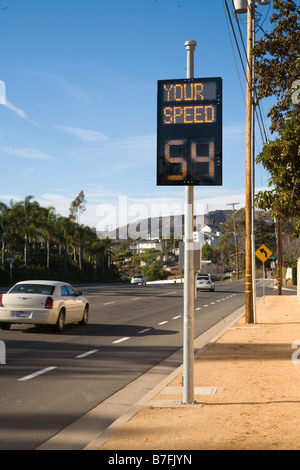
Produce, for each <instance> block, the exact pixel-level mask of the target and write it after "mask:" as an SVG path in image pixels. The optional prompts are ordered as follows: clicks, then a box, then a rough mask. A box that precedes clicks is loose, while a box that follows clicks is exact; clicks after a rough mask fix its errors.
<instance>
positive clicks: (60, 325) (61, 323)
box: [54, 309, 65, 333]
mask: <svg viewBox="0 0 300 470" xmlns="http://www.w3.org/2000/svg"><path fill="white" fill-rule="evenodd" d="M64 325H65V311H64V310H63V309H61V311H60V312H59V314H58V317H57V322H56V323H55V325H54V331H56V332H58V333H60V332H61V331H62V330H63V329H64Z"/></svg>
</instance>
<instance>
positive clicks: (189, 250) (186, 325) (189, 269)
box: [183, 41, 197, 404]
mask: <svg viewBox="0 0 300 470" xmlns="http://www.w3.org/2000/svg"><path fill="white" fill-rule="evenodd" d="M196 44H197V43H196V41H186V42H185V44H184V45H185V47H186V51H187V77H186V78H194V51H195V47H196ZM193 225H194V186H186V187H185V216H184V235H185V243H184V291H183V299H184V301H183V304H184V305H183V307H184V311H183V403H184V404H192V403H193V402H194V296H195V292H194V291H195V288H194V283H195V279H194V242H193V228H194V227H193Z"/></svg>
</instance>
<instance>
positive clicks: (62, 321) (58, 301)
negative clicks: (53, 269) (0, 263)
mask: <svg viewBox="0 0 300 470" xmlns="http://www.w3.org/2000/svg"><path fill="white" fill-rule="evenodd" d="M88 313H89V302H88V300H87V299H86V298H85V297H83V296H82V293H81V292H80V291H79V292H76V290H75V289H73V287H72V286H71V285H70V284H68V283H65V282H59V281H23V282H18V283H17V284H15V285H14V286H13V287H12V288H11V289H10V290H9V291H8V292H7V293H6V294H2V295H0V328H1V329H3V330H8V329H9V328H10V326H11V325H12V324H15V323H27V324H28V323H33V324H36V325H53V327H54V330H55V331H58V332H60V331H62V330H63V327H64V325H66V324H67V323H75V322H78V323H79V324H80V325H86V324H87V321H88Z"/></svg>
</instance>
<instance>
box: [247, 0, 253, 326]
mask: <svg viewBox="0 0 300 470" xmlns="http://www.w3.org/2000/svg"><path fill="white" fill-rule="evenodd" d="M254 8H255V3H254V1H252V0H250V1H248V13H247V94H246V207H245V229H246V239H245V255H246V259H245V317H246V323H253V322H254V316H253V296H252V243H251V222H252V163H251V160H252V145H253V142H252V124H253V119H252V113H253V97H252V87H253V60H252V59H253V57H252V48H253V34H254V31H253V20H254Z"/></svg>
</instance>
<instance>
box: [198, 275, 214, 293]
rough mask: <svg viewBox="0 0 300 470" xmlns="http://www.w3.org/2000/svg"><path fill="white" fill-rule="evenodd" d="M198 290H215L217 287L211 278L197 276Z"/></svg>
mask: <svg viewBox="0 0 300 470" xmlns="http://www.w3.org/2000/svg"><path fill="white" fill-rule="evenodd" d="M197 290H210V291H214V290H215V285H214V283H213V281H212V280H211V278H210V276H197Z"/></svg>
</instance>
